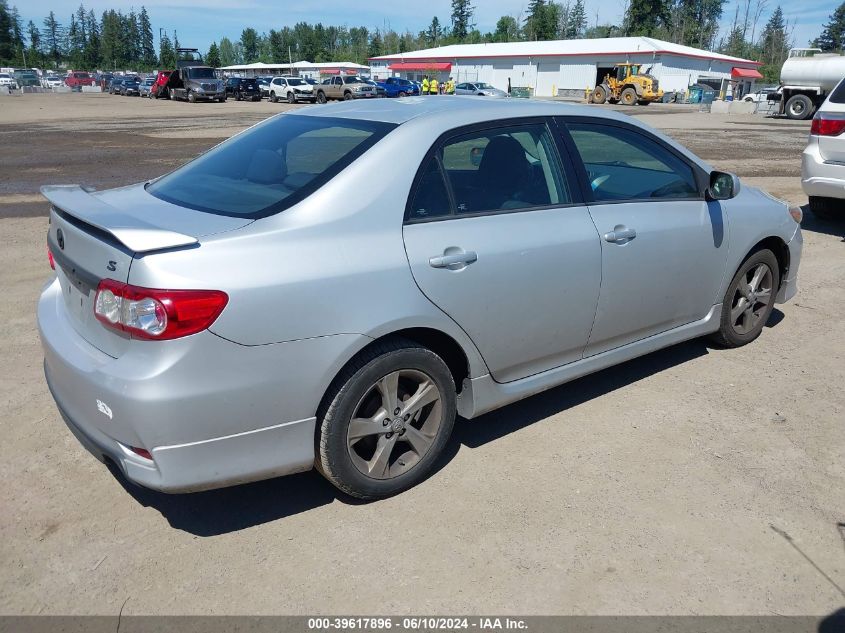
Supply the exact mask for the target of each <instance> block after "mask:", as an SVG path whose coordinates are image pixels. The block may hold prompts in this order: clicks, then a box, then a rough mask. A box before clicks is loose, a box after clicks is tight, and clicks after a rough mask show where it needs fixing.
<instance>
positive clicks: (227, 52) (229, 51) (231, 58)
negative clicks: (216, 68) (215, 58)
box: [162, 37, 287, 66]
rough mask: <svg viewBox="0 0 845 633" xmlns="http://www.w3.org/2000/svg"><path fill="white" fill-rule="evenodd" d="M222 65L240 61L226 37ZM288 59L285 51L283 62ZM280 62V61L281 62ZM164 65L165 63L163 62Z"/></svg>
mask: <svg viewBox="0 0 845 633" xmlns="http://www.w3.org/2000/svg"><path fill="white" fill-rule="evenodd" d="M219 48H220V65H221V66H232V65H233V64H237V63H239V62H240V60H239V59H238V58H237V55H236V53H235V47H234V46H233V45H232V41H231V40H230V39H229V38H228V37H224V38H222V39H221V40H220V47H219ZM286 57H287V50H285V55H284V57H282V58H281V60H283V59H285V58H286ZM281 60H280V61H281ZM162 63H163V62H162Z"/></svg>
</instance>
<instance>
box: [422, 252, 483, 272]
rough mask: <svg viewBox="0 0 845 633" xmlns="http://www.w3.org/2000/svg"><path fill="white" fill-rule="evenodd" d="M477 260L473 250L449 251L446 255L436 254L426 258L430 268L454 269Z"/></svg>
mask: <svg viewBox="0 0 845 633" xmlns="http://www.w3.org/2000/svg"><path fill="white" fill-rule="evenodd" d="M476 260H478V255H477V254H476V253H475V251H462V252H460V253H450V254H448V255H438V256H437V257H432V258H431V259H429V260H428V264H429V266H431V267H432V268H451V269H452V270H456V269H458V268H463V267H465V266H466V265H467V264H471V263H473V262H474V261H476Z"/></svg>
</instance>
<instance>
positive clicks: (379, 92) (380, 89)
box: [364, 79, 387, 97]
mask: <svg viewBox="0 0 845 633" xmlns="http://www.w3.org/2000/svg"><path fill="white" fill-rule="evenodd" d="M364 83H365V84H367V85H370V86H373V87H375V89H376V96H377V97H386V96H387V89H386V88H385V87H384V86H381V85H379V83H378V82H377V81H374V80H372V79H364Z"/></svg>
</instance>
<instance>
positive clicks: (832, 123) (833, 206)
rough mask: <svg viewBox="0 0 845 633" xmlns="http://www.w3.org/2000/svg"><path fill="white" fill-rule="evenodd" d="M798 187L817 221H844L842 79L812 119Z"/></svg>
mask: <svg viewBox="0 0 845 633" xmlns="http://www.w3.org/2000/svg"><path fill="white" fill-rule="evenodd" d="M801 185H802V186H803V188H804V193H806V194H807V195H808V196H809V197H810V210H811V211H812V212H813V213H815V214H816V215H817V216H818V217H820V218H824V219H828V220H832V219H834V218H837V217H839V218H845V79H843V80H842V81H840V82H839V85H837V86H836V88H834V89H833V92H831V93H830V96H828V98H827V100H826V101H825V102H824V103H823V104H822V106H821V107H820V108H819V110H818V112H816V116H815V117H813V126H812V128H810V141H809V143H807V147H806V149H805V150H804V153H803V155H802V157H801Z"/></svg>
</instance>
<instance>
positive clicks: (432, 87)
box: [428, 77, 437, 95]
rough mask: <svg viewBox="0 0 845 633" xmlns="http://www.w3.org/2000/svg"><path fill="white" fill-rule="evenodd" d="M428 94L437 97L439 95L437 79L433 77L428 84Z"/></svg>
mask: <svg viewBox="0 0 845 633" xmlns="http://www.w3.org/2000/svg"><path fill="white" fill-rule="evenodd" d="M428 92H429V94H433V95H436V94H437V78H436V77H432V78H431V81H429V82H428Z"/></svg>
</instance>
